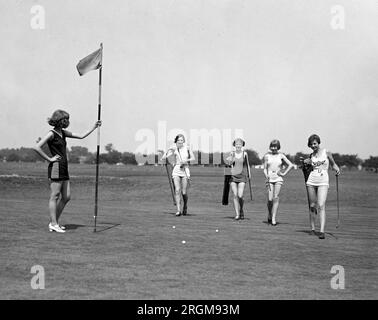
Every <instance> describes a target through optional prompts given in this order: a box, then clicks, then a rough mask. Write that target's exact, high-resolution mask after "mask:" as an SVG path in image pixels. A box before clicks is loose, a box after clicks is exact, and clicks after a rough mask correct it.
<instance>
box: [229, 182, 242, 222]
mask: <svg viewBox="0 0 378 320" xmlns="http://www.w3.org/2000/svg"><path fill="white" fill-rule="evenodd" d="M231 190H232V192H233V193H234V209H235V214H236V215H235V219H240V211H239V210H240V208H239V199H238V185H237V184H236V183H235V182H231Z"/></svg>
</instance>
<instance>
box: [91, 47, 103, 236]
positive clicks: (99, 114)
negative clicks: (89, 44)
mask: <svg viewBox="0 0 378 320" xmlns="http://www.w3.org/2000/svg"><path fill="white" fill-rule="evenodd" d="M100 47H101V52H103V47H102V43H101V44H100ZM98 72H99V73H98V115H97V120H98V121H100V120H101V86H102V56H101V67H100V68H99V70H98ZM99 159H100V127H98V128H97V154H96V187H95V207H94V231H93V232H96V224H97V211H98V171H99Z"/></svg>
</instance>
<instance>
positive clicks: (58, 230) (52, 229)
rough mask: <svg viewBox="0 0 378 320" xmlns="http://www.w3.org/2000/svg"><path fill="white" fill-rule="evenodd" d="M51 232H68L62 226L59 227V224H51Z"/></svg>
mask: <svg viewBox="0 0 378 320" xmlns="http://www.w3.org/2000/svg"><path fill="white" fill-rule="evenodd" d="M49 231H50V232H53V231H55V232H59V233H64V232H66V231H64V230H63V229H62V228H60V226H59V225H58V224H56V225H53V224H51V223H49Z"/></svg>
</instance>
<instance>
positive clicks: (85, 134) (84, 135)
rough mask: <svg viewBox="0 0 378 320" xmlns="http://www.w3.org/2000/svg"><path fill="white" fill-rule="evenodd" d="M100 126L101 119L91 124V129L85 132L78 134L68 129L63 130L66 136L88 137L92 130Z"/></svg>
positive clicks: (73, 137) (75, 137)
mask: <svg viewBox="0 0 378 320" xmlns="http://www.w3.org/2000/svg"><path fill="white" fill-rule="evenodd" d="M100 126H101V120H99V121H96V122H95V124H94V125H93V127H92V128H91V129H89V130H88V131H87V132H85V133H84V134H81V135H80V134H76V133H72V132H70V131H68V130H64V133H65V134H66V137H67V138H72V139H84V138H86V137H88V136H89V135H90V134H91V133H92V132H93V131H95V130H96V129H97V128H98V127H100Z"/></svg>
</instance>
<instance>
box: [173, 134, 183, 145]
mask: <svg viewBox="0 0 378 320" xmlns="http://www.w3.org/2000/svg"><path fill="white" fill-rule="evenodd" d="M179 138H183V139H184V142H185V137H184V135H183V134H181V133H179V134H178V135H177V136H176V137H175V143H176V142H177V140H178V139H179Z"/></svg>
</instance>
